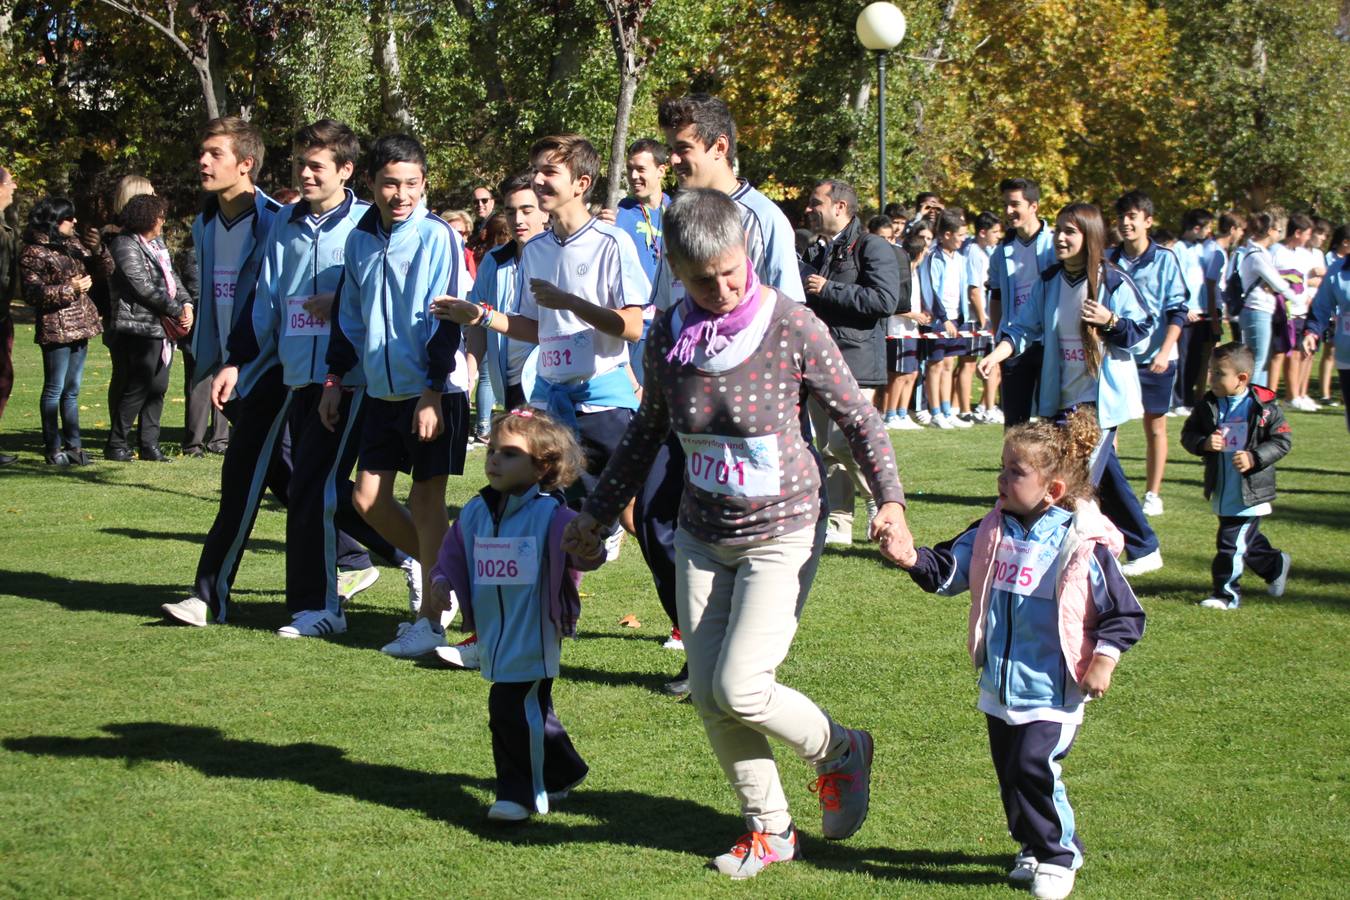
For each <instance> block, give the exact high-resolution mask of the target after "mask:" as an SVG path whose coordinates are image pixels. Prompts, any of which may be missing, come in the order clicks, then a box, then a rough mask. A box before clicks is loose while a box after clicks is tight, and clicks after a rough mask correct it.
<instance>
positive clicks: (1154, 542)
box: [1061, 413, 1158, 559]
mask: <svg viewBox="0 0 1350 900" xmlns="http://www.w3.org/2000/svg"><path fill="white" fill-rule="evenodd" d="M1061 415H1063V413H1061ZM1115 436H1116V430H1115V429H1114V428H1111V429H1107V430H1106V431H1104V432H1102V443H1101V444H1100V445H1099V446H1098V448H1097V456H1096V459H1095V460H1094V461H1093V466H1092V484H1093V486H1094V487H1096V488H1097V499H1098V501H1099V502H1100V504H1101V508H1102V514H1103V515H1105V516H1106V518H1108V519H1110V520H1111V524H1112V525H1115V526H1116V527H1117V528H1119V529H1120V534H1121V536H1122V537H1124V538H1125V555H1126V556H1127V557H1129V558H1130V559H1138V558H1139V557H1141V556H1148V555H1149V554H1150V553H1152V552H1153V551H1155V550H1157V549H1158V535H1157V534H1155V533H1154V531H1153V526H1151V525H1149V524H1148V518H1147V517H1146V516H1145V515H1144V509H1143V507H1141V506H1140V505H1139V498H1138V497H1136V496H1135V495H1134V488H1132V487H1130V482H1129V479H1127V478H1126V477H1125V470H1124V469H1122V468H1121V467H1120V460H1119V459H1118V458H1117V457H1116V441H1115Z"/></svg>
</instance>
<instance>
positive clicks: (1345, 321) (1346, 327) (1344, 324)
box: [1336, 312, 1350, 337]
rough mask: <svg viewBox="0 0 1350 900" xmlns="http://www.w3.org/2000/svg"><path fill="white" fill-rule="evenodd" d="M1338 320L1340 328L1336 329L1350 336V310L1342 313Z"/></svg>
mask: <svg viewBox="0 0 1350 900" xmlns="http://www.w3.org/2000/svg"><path fill="white" fill-rule="evenodd" d="M1337 320H1338V321H1339V322H1340V328H1338V329H1336V330H1337V331H1339V332H1340V333H1341V334H1343V335H1345V336H1346V337H1350V312H1343V313H1341V314H1340V315H1339V316H1338V317H1337Z"/></svg>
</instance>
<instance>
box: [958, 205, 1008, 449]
mask: <svg viewBox="0 0 1350 900" xmlns="http://www.w3.org/2000/svg"><path fill="white" fill-rule="evenodd" d="M973 227H974V229H975V237H973V238H971V239H970V240H969V241H968V242H967V243H966V247H965V250H964V251H963V252H964V253H965V254H966V258H967V259H968V260H969V261H970V288H969V291H970V308H971V310H972V311H974V313H975V318H976V320H977V321H976V325H977V330H979V331H992V332H993V333H995V334H996V333H997V332H998V323H997V322H995V321H993V319H992V318H990V316H989V304H988V303H987V302H986V301H987V300H988V297H989V293H988V284H989V262H990V259H991V258H992V257H993V254H994V250H995V248H997V247H998V244H999V241H1001V240H1003V223H1001V222H1000V221H999V219H998V216H996V215H994V214H993V213H991V212H988V211H987V210H986V211H985V212H982V213H980V214H979V215H977V216H976V217H975V220H974V223H973ZM993 349H994V339H993V335H992V334H986V335H976V336H974V337H972V338H970V353H968V354H966V355H965V356H963V357H962V358H961V370H960V372H959V374H958V380H957V385H956V394H957V398H958V400H959V401H960V405H961V416H960V417H961V418H962V419H963V420H965V421H967V422H974V423H977V424H987V423H993V424H1000V423H1002V422H1003V414H1002V413H1000V412H999V410H998V406H997V405H996V404H995V403H994V397H995V396H997V394H998V372H993V373H991V374H990V376H989V377H988V378H981V379H980V380H981V381H982V382H983V383H984V390H983V392H982V394H981V399H980V405H979V406H978V407H976V408H975V409H973V410H972V409H971V401H972V398H971V388H972V387H973V383H974V380H975V364H976V363H977V362H979V360H980V358H981V357H985V356H988V355H989V352H990V351H991V350H993Z"/></svg>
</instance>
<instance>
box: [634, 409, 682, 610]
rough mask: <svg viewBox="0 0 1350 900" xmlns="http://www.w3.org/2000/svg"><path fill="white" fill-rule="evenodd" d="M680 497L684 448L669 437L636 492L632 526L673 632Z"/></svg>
mask: <svg viewBox="0 0 1350 900" xmlns="http://www.w3.org/2000/svg"><path fill="white" fill-rule="evenodd" d="M683 496H684V446H683V445H682V444H680V439H679V438H678V437H676V436H675V435H674V434H671V435H669V436H667V437H666V442H665V444H663V445H662V446H661V449H660V450H658V451H657V453H656V458H655V459H654V460H652V467H651V470H650V471H649V472H648V473H647V480H646V482H644V483H643V485H642V490H641V491H639V492H638V495H637V501H636V502H635V503H634V504H633V522H634V524H635V525H636V526H637V542H638V547H639V548H640V549H641V550H642V558H643V559H644V560H645V561H646V563H647V568H648V569H650V570H651V573H652V582H653V583H654V584H655V585H656V596H657V597H658V598H659V599H660V601H661V608H662V609H664V610H665V611H666V615H667V616H669V617H670V625H671V627H672V628H677V627H679V622H678V620H677V619H676V617H675V529H676V527H677V526H678V524H679V517H680V499H681V497H683Z"/></svg>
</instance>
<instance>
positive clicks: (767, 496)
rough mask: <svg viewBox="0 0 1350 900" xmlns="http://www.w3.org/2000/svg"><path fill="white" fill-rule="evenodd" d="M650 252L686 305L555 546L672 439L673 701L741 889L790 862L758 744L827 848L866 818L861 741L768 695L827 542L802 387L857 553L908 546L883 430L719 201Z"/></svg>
mask: <svg viewBox="0 0 1350 900" xmlns="http://www.w3.org/2000/svg"><path fill="white" fill-rule="evenodd" d="M665 242H666V253H667V254H668V258H669V261H670V266H671V269H672V270H673V271H674V273H675V274H676V276H677V277H679V278H680V279H681V280H682V281H683V283H684V288H685V291H686V293H687V294H688V298H687V299H686V300H684V301H683V302H681V303H679V304H677V305H676V306H674V307H673V308H671V309H670V310H669V311H668V312H667V313H666V314H665V315H663V316H662V317H661V318H660V319H659V320H658V321H657V322H656V323H655V325H654V326H653V328H652V330H651V334H650V336H649V338H648V343H647V352H646V359H645V363H644V365H645V367H646V371H647V373H648V374H647V380H646V383H647V385H648V389H647V391H646V392H645V394H644V396H643V400H642V407H641V409H639V411H638V414H637V416H636V417H635V418H634V419H633V422H632V424H631V425H630V426H629V428H628V432H627V434H626V435H625V436H624V438H623V440H622V442H621V443H620V445H619V447H618V450H617V452H616V453H615V454H614V457H613V458H612V459H611V460H610V462H609V465H608V466H607V467H606V469H605V471H604V474H603V475H602V476H601V478H600V483H599V485H598V486H597V487H596V489H595V491H594V492H593V493H592V495H591V497H590V498H589V499H588V501H587V503H586V506H585V507H584V509H583V511H582V514H581V515H580V516H579V517H578V518H577V519H576V520H575V521H574V522H573V523H572V525H571V526H570V527H569V530H568V533H567V536H566V538H565V546H569V544H568V543H566V542H570V546H574V547H576V548H577V550H578V551H580V552H585V550H586V549H587V548H589V549H591V551H592V552H593V551H594V546H595V545H596V543H597V542H598V541H600V540H601V539H602V538H603V535H604V534H605V533H607V528H608V526H609V525H610V523H612V522H613V521H614V520H615V518H616V517H617V516H618V514H619V511H620V510H621V509H623V507H624V505H625V504H626V503H627V502H628V500H629V498H631V497H632V496H633V494H634V492H635V491H636V490H637V489H638V488H639V487H640V486H641V485H642V483H643V478H644V476H645V474H646V471H647V469H648V467H649V466H650V465H651V461H652V459H653V457H654V456H655V454H656V452H657V449H658V448H659V447H660V446H661V443H662V441H663V440H664V439H665V437H666V435H667V434H668V433H669V432H670V431H671V430H673V431H674V432H675V433H676V434H677V435H679V438H680V441H681V443H682V444H683V445H684V450H685V456H686V462H685V489H684V499H683V504H682V508H681V510H680V521H679V529H678V531H677V532H676V536H675V550H676V572H677V583H678V587H677V600H676V605H677V612H678V616H679V625H680V632H681V634H682V635H683V636H684V645H685V651H686V653H687V655H688V660H689V686H690V691H691V694H692V697H693V701H694V704H695V705H696V706H697V708H698V710H699V714H700V716H701V717H702V719H703V723H704V727H705V728H706V730H707V732H708V739H709V741H710V742H711V743H712V746H713V751H714V752H715V753H716V755H717V758H718V761H719V762H720V763H721V765H722V769H723V771H724V772H725V773H726V776H727V778H728V779H729V780H730V781H731V783H732V785H733V787H734V788H735V790H736V793H737V794H738V796H739V798H740V803H741V812H742V814H743V815H744V816H745V818H746V821H747V823H748V825H749V833H748V834H746V835H745V836H744V837H742V838H741V839H740V840H738V841H737V842H736V843H735V844H734V845H733V846H732V848H731V849H730V850H729V851H728V852H727V853H724V854H722V855H721V856H718V857H717V858H716V859H714V860H713V865H714V866H715V867H716V868H717V869H718V870H719V871H721V872H723V873H724V874H727V875H730V876H732V877H735V878H747V877H750V876H753V875H754V874H756V873H757V872H758V871H759V870H760V869H762V868H763V867H764V866H765V865H767V864H769V863H771V862H782V861H786V860H790V859H793V858H794V857H796V856H797V855H798V854H799V844H798V841H797V834H796V831H795V829H794V828H793V827H792V818H791V816H790V815H789V813H788V808H787V800H786V798H785V797H784V795H783V789H782V786H781V783H780V781H779V777H778V770H777V767H776V766H775V765H774V759H773V753H772V750H771V749H770V747H769V742H768V738H769V737H774V738H777V739H778V740H780V741H782V742H783V743H784V744H786V745H787V746H788V747H790V748H791V749H792V750H793V751H794V752H795V753H796V754H797V755H798V756H800V757H801V758H802V759H803V760H805V761H806V762H808V763H810V764H812V765H814V766H815V768H816V773H817V779H816V782H815V784H814V785H813V787H812V789H813V790H814V791H816V792H817V793H818V794H819V796H820V806H821V809H822V812H823V820H824V821H823V827H822V831H823V833H824V835H825V837H827V838H832V839H842V838H846V837H848V836H850V835H852V834H853V833H854V832H856V831H857V830H858V829H859V828H860V827H862V823H863V820H864V819H865V818H866V816H867V806H868V793H869V780H870V772H871V761H872V738H871V735H869V734H868V733H867V732H866V731H861V730H854V729H849V728H844V727H842V726H840V725H838V724H836V723H835V722H833V721H832V720H831V719H830V718H829V716H828V715H826V714H825V712H824V711H823V710H822V709H820V707H818V706H817V705H816V704H815V703H814V702H812V701H811V700H810V699H808V698H807V697H805V696H803V695H802V694H800V693H798V692H796V691H794V690H792V689H791V688H788V687H786V686H784V685H781V684H778V683H777V681H776V679H775V670H776V669H777V667H778V665H779V664H780V663H781V662H782V661H783V659H784V658H785V657H786V656H787V652H788V649H789V648H790V647H791V644H792V638H793V635H794V634H795V632H796V628H797V620H798V617H799V616H800V615H801V610H802V606H803V604H804V602H805V600H806V594H807V591H808V590H809V589H810V585H811V581H812V579H813V577H814V576H815V570H816V565H817V563H818V561H819V558H820V551H821V546H822V544H823V543H824V537H825V528H824V525H825V519H824V518H822V511H821V503H820V492H821V490H820V489H821V474H820V466H819V461H818V459H817V457H816V456H815V452H814V451H813V450H812V448H811V446H810V444H809V443H808V442H807V441H806V440H805V439H804V438H803V436H802V433H801V426H800V421H801V404H802V403H803V402H804V399H803V389H805V391H807V392H809V393H810V394H812V395H813V396H815V397H816V398H817V399H818V400H819V401H820V402H821V404H822V405H823V406H825V407H826V408H827V409H828V410H829V412H830V415H831V416H832V418H833V419H834V421H835V422H836V423H838V425H839V427H840V429H841V430H842V431H843V432H844V434H845V435H846V436H847V438H848V441H849V445H850V447H851V448H852V451H853V455H854V458H855V459H856V460H857V461H858V464H859V466H860V467H861V470H862V472H863V474H864V475H865V477H866V478H867V480H868V483H869V485H870V487H871V488H872V492H873V495H874V496H875V497H876V499H877V501H878V503H879V504H880V508H879V511H878V513H877V516H876V518H875V519H874V520H873V522H872V528H871V533H872V537H873V538H876V537H878V536H880V535H882V534H886V535H887V537H888V540H889V541H891V542H893V543H892V544H891V546H893V547H898V548H900V549H899V553H900V555H904V554H905V553H912V552H913V542H912V539H911V537H910V535H909V528H908V525H907V524H906V522H905V514H904V502H905V501H904V492H903V490H902V488H901V486H900V479H899V477H898V474H897V472H896V465H895V457H894V454H893V453H892V451H891V445H890V440H889V438H888V437H887V435H886V430H885V428H884V427H883V425H882V422H881V417H880V416H879V415H878V414H877V411H876V409H875V408H874V407H873V406H872V405H871V403H870V402H868V399H867V397H866V396H864V394H863V392H862V391H861V390H860V389H859V388H858V385H857V383H856V382H855V381H854V380H853V377H852V375H850V374H849V369H848V367H847V365H846V364H845V363H844V360H843V357H842V356H841V355H840V352H839V349H838V348H837V347H836V346H835V344H834V342H833V341H832V340H831V339H830V335H829V332H828V331H827V329H826V328H825V326H824V325H823V324H822V323H821V322H820V320H819V319H817V318H816V316H815V315H814V314H813V313H812V312H811V311H810V310H808V309H807V308H806V307H805V306H803V305H802V304H801V303H799V302H797V301H796V300H794V299H792V298H789V297H786V296H783V295H782V294H780V293H778V292H777V291H775V290H773V289H772V288H769V287H766V286H762V285H760V284H759V283H758V281H757V279H756V277H755V274H754V270H753V267H752V266H750V265H749V263H748V262H747V258H746V254H745V234H744V230H743V228H742V226H741V222H740V217H739V214H738V212H737V208H736V205H735V203H733V202H732V201H731V200H729V199H728V198H727V197H726V196H725V195H724V194H722V193H720V192H717V191H711V190H693V191H686V192H683V193H682V194H681V195H680V197H679V199H677V200H676V201H675V202H674V203H673V204H672V205H671V206H670V209H669V210H668V212H667V214H666V220H665Z"/></svg>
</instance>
